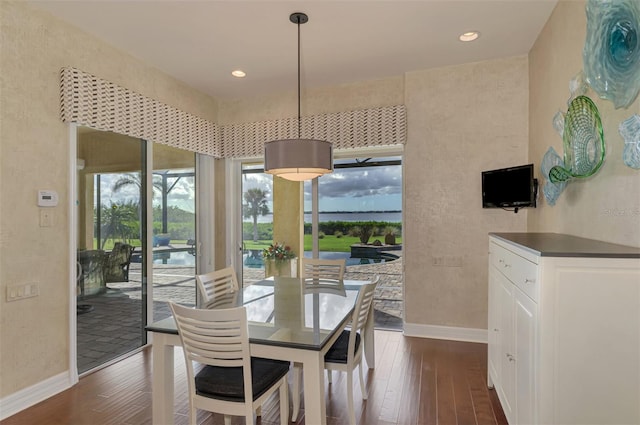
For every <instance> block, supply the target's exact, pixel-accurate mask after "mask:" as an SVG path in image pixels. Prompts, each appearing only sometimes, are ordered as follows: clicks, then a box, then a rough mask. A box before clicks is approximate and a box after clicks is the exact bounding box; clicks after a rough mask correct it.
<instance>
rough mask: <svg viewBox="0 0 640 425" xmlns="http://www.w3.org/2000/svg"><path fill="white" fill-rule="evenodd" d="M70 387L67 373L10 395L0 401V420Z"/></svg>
mask: <svg viewBox="0 0 640 425" xmlns="http://www.w3.org/2000/svg"><path fill="white" fill-rule="evenodd" d="M70 387H71V380H70V376H69V372H63V373H60V374H58V375H55V376H52V377H51V378H47V379H45V380H44V381H42V382H38V383H37V384H34V385H32V386H30V387H28V388H23V389H21V390H20V391H17V392H15V393H13V394H10V395H8V396H6V397H4V398H2V399H0V420H4V419H6V418H8V417H9V416H13V415H15V414H16V413H18V412H20V411H21V410H24V409H26V408H27V407H31V406H33V405H34V404H37V403H40V402H41V401H43V400H46V399H48V398H49V397H52V396H54V395H56V394H58V393H59V392H62V391H64V390H66V389H67V388H70Z"/></svg>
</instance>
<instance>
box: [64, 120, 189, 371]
mask: <svg viewBox="0 0 640 425" xmlns="http://www.w3.org/2000/svg"><path fill="white" fill-rule="evenodd" d="M77 133H78V134H77V153H78V159H77V164H78V166H77V178H76V181H77V189H76V190H77V199H78V202H77V211H76V216H77V232H76V233H77V240H76V245H77V276H76V277H77V279H76V281H77V316H76V318H77V320H76V328H77V335H76V338H77V350H76V352H77V367H78V373H79V374H82V373H85V372H87V371H90V370H92V369H95V368H98V367H100V366H103V365H105V364H108V363H109V362H111V361H113V360H115V359H117V358H119V357H121V356H123V355H125V354H127V353H129V352H131V351H133V350H136V349H137V348H139V347H142V346H143V345H145V344H146V343H147V339H146V338H147V333H146V331H145V330H144V327H145V326H146V325H147V319H148V318H150V319H151V320H160V319H162V318H165V317H167V316H169V314H170V312H169V308H168V304H167V302H168V301H173V302H177V303H180V304H185V305H190V306H193V305H195V300H196V289H195V267H196V247H197V244H196V227H195V221H196V220H195V219H196V217H195V213H196V211H195V210H196V207H195V205H196V199H195V194H196V188H195V154H194V153H193V152H188V151H184V150H180V149H176V148H172V147H169V146H165V145H159V144H151V143H150V142H146V141H144V140H140V139H135V138H131V137H128V136H123V135H119V134H115V133H110V132H102V131H96V130H92V129H88V128H79V129H78V132H77ZM149 149H151V150H152V151H153V155H151V156H150V155H148V152H147V151H148V150H149ZM148 157H150V158H151V161H150V162H152V163H153V165H152V164H151V163H147V158H148ZM148 173H151V179H150V180H151V181H152V184H153V188H152V189H151V190H147V186H146V185H147V181H149V179H147V174H148ZM147 193H151V194H152V195H151V199H150V200H147V197H146V194H147ZM148 205H149V206H150V207H148ZM150 216H153V220H152V223H153V224H152V227H151V228H148V227H147V223H148V222H149V220H148V217H150ZM148 234H150V235H149V239H148V238H147V235H148ZM147 240H151V241H152V245H153V246H151V247H149V248H151V253H152V254H151V255H145V253H146V252H147V251H148V247H147V246H146V245H147V243H146V241H147ZM147 258H150V259H152V261H149V262H148V263H147V262H146V259H147ZM151 282H153V290H148V289H149V288H148V287H147V285H150V284H151ZM149 294H152V296H153V303H150V302H149V300H148V299H147V298H148V297H149ZM147 306H150V308H152V312H148V309H147ZM151 306H152V307H151Z"/></svg>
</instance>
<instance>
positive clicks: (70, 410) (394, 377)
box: [1, 331, 507, 425]
mask: <svg viewBox="0 0 640 425" xmlns="http://www.w3.org/2000/svg"><path fill="white" fill-rule="evenodd" d="M175 357H176V370H177V372H176V373H177V375H176V424H187V423H188V418H187V405H188V401H187V395H186V394H187V393H186V382H185V375H184V373H183V372H182V371H183V370H184V359H183V357H182V355H181V353H179V352H178V351H176V356H175ZM486 359H487V346H486V344H474V343H465V342H453V341H442V340H434V339H423V338H411V337H405V336H403V335H402V334H401V333H399V332H392V331H376V365H377V367H376V369H375V370H370V371H369V373H368V375H367V377H366V378H365V379H366V382H367V388H369V399H368V400H367V401H362V399H361V397H360V386H359V384H358V379H357V377H355V378H356V379H354V386H355V388H354V395H355V397H356V403H355V405H356V418H357V419H358V421H359V423H360V424H362V425H392V424H397V425H409V424H420V425H423V424H424V425H427V424H441V425H448V424H460V425H471V424H478V425H485V424H487V425H488V424H497V425H506V424H507V421H506V419H505V416H504V413H503V412H502V409H501V408H500V405H499V402H498V400H497V396H496V394H495V391H493V390H488V389H487V385H486V370H487V368H486V364H487V362H486ZM151 369H152V368H151V351H150V349H145V350H143V351H142V352H140V353H138V354H134V355H133V356H131V357H129V358H127V359H125V360H123V361H121V362H119V363H116V364H114V365H112V366H109V367H107V368H104V369H102V370H100V371H97V372H95V373H93V374H91V375H88V376H85V377H84V378H82V379H80V382H79V383H78V384H77V385H76V386H74V387H73V388H71V389H69V390H67V391H65V392H63V393H61V394H58V395H56V396H55V397H52V398H50V399H48V400H46V401H44V402H42V403H40V404H38V405H36V406H33V407H31V408H29V409H27V410H25V411H22V412H20V413H18V414H16V415H14V416H12V417H10V418H7V419H6V420H4V421H2V422H1V424H2V425H15V424H20V425H24V424H38V425H48V424H74V425H75V424H78V425H84V424H86V425H99V424H151ZM345 383H346V379H345V375H344V374H340V373H338V372H334V375H333V384H332V385H331V386H329V385H327V387H326V388H327V394H326V397H327V417H328V420H327V422H328V425H338V424H346V423H348V421H347V407H346V388H345ZM198 423H199V424H206V425H212V424H216V425H217V424H222V423H223V418H222V416H221V415H218V414H214V415H212V414H209V413H207V412H200V413H199V418H198ZM243 423H244V419H242V418H234V420H233V424H243ZM258 423H262V424H267V425H271V424H274V425H275V424H279V423H280V422H279V410H278V402H277V399H275V398H274V399H272V400H270V401H269V402H267V404H266V405H265V406H264V408H263V417H262V419H261V420H260V421H259V422H258ZM297 423H298V424H299V425H315V424H307V423H305V421H304V416H302V418H301V419H300V420H299V421H298V422H297Z"/></svg>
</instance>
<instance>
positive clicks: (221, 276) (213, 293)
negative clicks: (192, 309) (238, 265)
mask: <svg viewBox="0 0 640 425" xmlns="http://www.w3.org/2000/svg"><path fill="white" fill-rule="evenodd" d="M196 285H197V287H198V292H199V293H200V299H201V300H200V305H203V306H204V305H207V304H209V303H211V302H212V301H214V300H215V299H217V298H219V297H220V296H221V295H224V294H230V293H232V292H237V291H238V290H239V285H238V278H237V277H236V271H235V270H234V268H233V267H232V266H229V267H225V268H224V269H220V270H216V271H213V272H209V273H206V274H201V275H198V276H196Z"/></svg>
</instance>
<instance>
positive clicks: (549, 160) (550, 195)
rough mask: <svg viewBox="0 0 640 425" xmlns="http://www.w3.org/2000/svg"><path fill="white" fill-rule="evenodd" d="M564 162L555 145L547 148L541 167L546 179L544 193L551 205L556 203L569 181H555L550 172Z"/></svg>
mask: <svg viewBox="0 0 640 425" xmlns="http://www.w3.org/2000/svg"><path fill="white" fill-rule="evenodd" d="M562 165H564V162H563V161H562V158H561V157H560V155H558V153H557V152H556V150H555V149H553V147H550V148H549V149H548V150H547V153H545V154H544V157H543V158H542V164H541V165H540V168H541V170H542V176H543V177H544V179H545V184H544V186H543V188H542V193H543V194H544V198H545V199H546V200H547V203H548V204H549V205H551V206H553V205H555V204H556V201H557V200H558V198H559V197H560V194H561V193H562V191H563V190H564V188H565V187H567V182H566V181H563V182H557V183H554V182H552V181H551V180H549V172H550V171H551V169H552V168H553V167H555V166H562Z"/></svg>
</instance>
